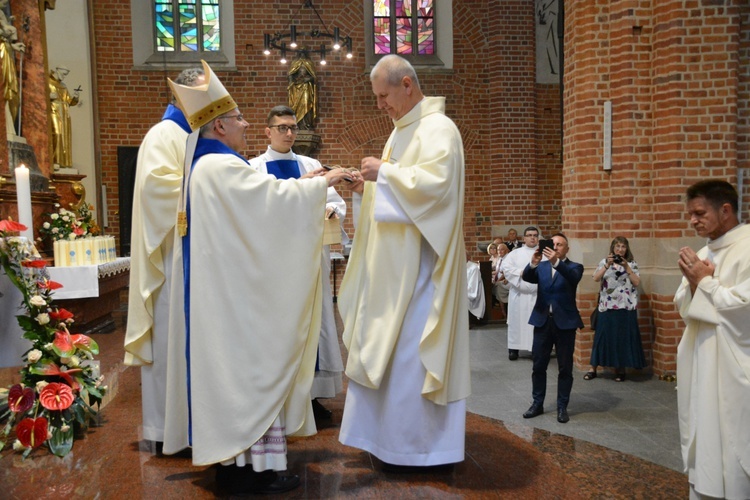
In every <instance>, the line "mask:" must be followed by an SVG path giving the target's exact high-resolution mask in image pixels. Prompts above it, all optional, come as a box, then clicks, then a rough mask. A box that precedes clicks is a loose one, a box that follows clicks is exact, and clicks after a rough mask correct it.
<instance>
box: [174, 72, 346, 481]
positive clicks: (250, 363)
mask: <svg viewBox="0 0 750 500" xmlns="http://www.w3.org/2000/svg"><path fill="white" fill-rule="evenodd" d="M203 65H204V70H205V72H206V83H205V84H204V85H201V86H197V87H185V86H181V85H176V84H174V83H172V82H170V84H171V85H172V90H173V92H174V93H175V96H176V97H177V100H178V102H179V103H180V105H181V107H182V108H183V109H184V110H185V113H186V115H187V117H188V123H190V125H191V128H192V129H193V130H196V129H198V128H199V129H200V132H199V134H196V132H193V134H191V135H190V136H189V139H188V148H187V153H186V158H188V159H192V169H190V170H189V172H188V174H189V175H188V174H186V175H185V177H184V183H183V190H182V197H181V208H180V212H181V213H180V214H179V218H178V223H177V227H178V231H179V233H180V235H181V236H182V235H184V236H183V237H182V238H181V241H180V242H179V244H178V245H176V246H179V252H178V251H177V250H178V249H177V248H176V249H175V267H174V269H175V270H176V271H177V274H180V272H179V269H181V270H182V273H181V277H182V278H183V281H184V288H183V289H182V291H181V293H180V292H177V293H174V294H173V307H172V310H171V314H170V319H171V320H174V321H171V322H170V337H169V342H170V343H169V360H168V365H167V368H168V379H167V380H168V398H167V414H166V423H165V440H164V453H166V454H170V453H175V452H178V451H180V450H181V449H183V448H185V447H187V446H190V447H192V456H193V464H194V465H209V464H217V468H216V479H217V484H218V486H219V487H220V489H221V490H222V491H224V492H226V493H230V494H241V493H279V492H283V491H287V490H289V489H292V488H294V487H296V486H298V485H299V477H297V476H295V475H278V474H277V473H276V471H283V470H286V465H287V464H286V439H285V436H286V435H301V436H304V435H310V434H314V433H315V423H314V420H313V416H312V406H311V403H310V386H311V385H312V380H313V374H314V369H315V357H316V347H317V343H318V332H319V331H320V315H319V313H318V314H316V315H311V314H310V312H309V311H311V310H313V311H320V300H321V294H320V290H321V287H320V262H321V254H322V241H323V216H322V214H323V213H324V210H325V200H326V191H327V188H328V186H329V185H332V184H335V183H336V182H338V181H339V180H340V179H342V178H343V177H345V176H351V174H349V173H347V172H328V173H325V171H323V170H321V172H315V173H313V174H311V175H310V176H309V177H310V178H305V179H301V180H277V179H274V178H273V177H271V176H268V175H265V174H261V173H259V172H257V171H255V170H254V169H252V168H251V167H250V166H249V164H248V162H247V161H246V160H245V159H244V158H243V157H242V156H241V155H240V154H239V153H238V151H241V150H243V149H244V148H245V147H246V142H245V135H244V134H245V130H246V129H247V127H248V123H247V122H246V121H245V120H244V119H243V117H242V115H241V113H240V110H239V108H238V106H237V104H236V103H235V102H234V100H233V99H232V98H231V96H229V94H228V93H227V92H226V90H225V89H224V86H223V85H222V84H221V82H220V81H219V80H218V78H217V77H216V75H215V74H214V73H213V72H212V71H211V68H209V67H208V65H207V64H206V63H205V62H204V63H203ZM194 141H197V142H194ZM193 149H194V152H193ZM300 246H302V247H304V248H305V249H306V252H299V250H298V249H299V247H300ZM178 266H179V267H178ZM177 281H178V280H173V282H175V283H176V282H177ZM172 290H173V291H175V287H173V288H172ZM180 299H182V300H180ZM180 316H182V321H181V322H180V321H178V320H176V318H179V317H180ZM180 327H182V329H180Z"/></svg>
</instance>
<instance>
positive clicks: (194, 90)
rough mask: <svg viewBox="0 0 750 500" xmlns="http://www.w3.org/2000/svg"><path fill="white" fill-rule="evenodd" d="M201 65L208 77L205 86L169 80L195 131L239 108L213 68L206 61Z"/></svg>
mask: <svg viewBox="0 0 750 500" xmlns="http://www.w3.org/2000/svg"><path fill="white" fill-rule="evenodd" d="M201 63H202V64H203V71H204V73H205V75H206V83H204V84H203V85H197V86H195V87H186V86H185V85H180V84H178V83H174V82H173V81H172V80H170V79H169V78H168V79H167V80H169V86H170V87H171V88H172V93H173V94H174V96H175V98H176V99H177V102H178V103H179V104H180V108H182V111H183V112H184V113H185V116H186V117H187V121H188V124H189V125H190V128H191V129H193V130H198V129H199V128H201V127H202V126H203V125H205V124H206V123H208V122H210V121H211V120H213V119H214V118H216V117H217V116H221V115H223V114H224V113H227V112H228V111H231V110H233V109H234V108H236V107H237V103H235V102H234V99H232V96H231V95H229V92H227V89H225V88H224V85H223V84H222V83H221V81H220V80H219V77H217V76H216V74H214V72H213V70H212V69H211V67H210V66H209V65H208V64H207V63H206V61H201Z"/></svg>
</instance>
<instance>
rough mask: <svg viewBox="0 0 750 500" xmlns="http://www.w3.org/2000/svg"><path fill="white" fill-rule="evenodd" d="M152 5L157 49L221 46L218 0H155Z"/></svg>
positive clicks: (212, 48) (192, 49)
mask: <svg viewBox="0 0 750 500" xmlns="http://www.w3.org/2000/svg"><path fill="white" fill-rule="evenodd" d="M154 9H155V16H154V20H155V24H156V50H157V51H164V52H182V53H201V52H218V51H220V50H221V37H220V30H219V0H154Z"/></svg>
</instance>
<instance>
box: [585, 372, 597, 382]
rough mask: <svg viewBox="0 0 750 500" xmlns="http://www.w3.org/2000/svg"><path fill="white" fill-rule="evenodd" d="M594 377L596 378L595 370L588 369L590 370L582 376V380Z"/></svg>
mask: <svg viewBox="0 0 750 500" xmlns="http://www.w3.org/2000/svg"><path fill="white" fill-rule="evenodd" d="M594 378H596V372H595V371H590V372H588V373H586V375H584V376H583V380H591V379H594Z"/></svg>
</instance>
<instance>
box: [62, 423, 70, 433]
mask: <svg viewBox="0 0 750 500" xmlns="http://www.w3.org/2000/svg"><path fill="white" fill-rule="evenodd" d="M60 430H61V431H62V432H68V431H69V430H70V426H69V425H68V424H63V425H62V427H60Z"/></svg>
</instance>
